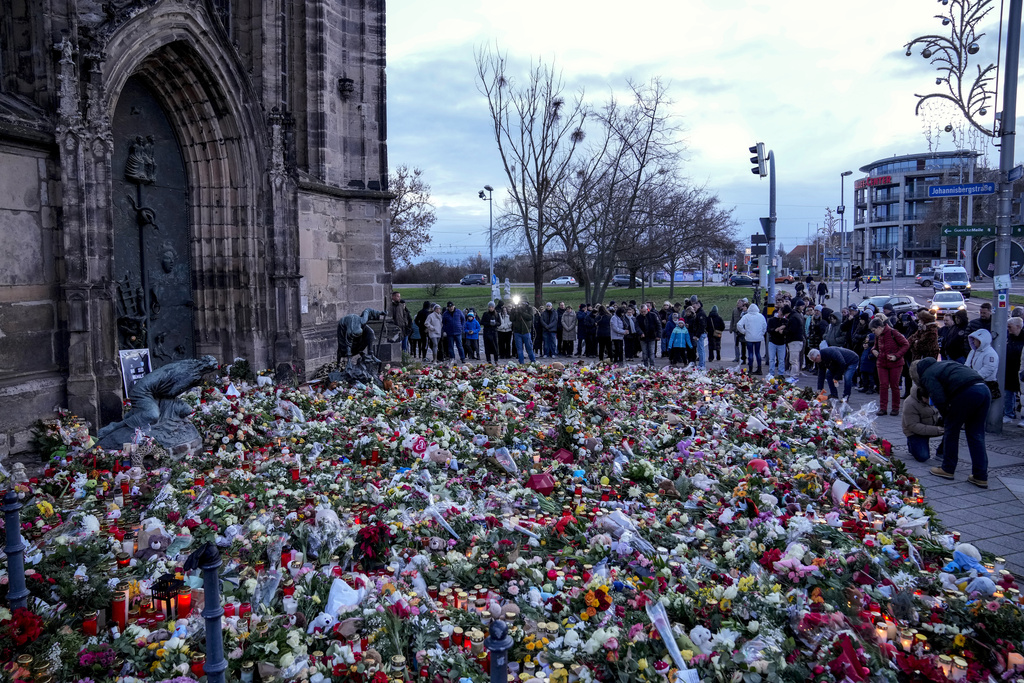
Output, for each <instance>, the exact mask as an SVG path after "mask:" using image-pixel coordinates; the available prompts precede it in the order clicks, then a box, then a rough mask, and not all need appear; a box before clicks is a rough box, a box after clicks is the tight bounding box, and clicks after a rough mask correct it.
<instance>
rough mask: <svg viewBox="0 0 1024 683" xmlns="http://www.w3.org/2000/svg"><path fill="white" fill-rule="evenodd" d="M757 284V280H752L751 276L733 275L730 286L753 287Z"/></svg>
mask: <svg viewBox="0 0 1024 683" xmlns="http://www.w3.org/2000/svg"><path fill="white" fill-rule="evenodd" d="M756 284H757V279H756V278H752V277H750V276H749V275H738V274H737V275H733V276H732V277H730V278H729V285H730V286H732V287H753V286H754V285H756Z"/></svg>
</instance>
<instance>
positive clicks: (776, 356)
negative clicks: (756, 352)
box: [767, 305, 793, 377]
mask: <svg viewBox="0 0 1024 683" xmlns="http://www.w3.org/2000/svg"><path fill="white" fill-rule="evenodd" d="M792 310H793V309H792V308H790V307H789V306H788V305H787V306H783V307H782V308H777V309H775V313H774V314H772V315H771V316H769V317H768V321H767V322H768V334H767V337H768V377H776V376H777V377H785V376H786V317H787V316H788V315H789V314H790V312H791V311H792Z"/></svg>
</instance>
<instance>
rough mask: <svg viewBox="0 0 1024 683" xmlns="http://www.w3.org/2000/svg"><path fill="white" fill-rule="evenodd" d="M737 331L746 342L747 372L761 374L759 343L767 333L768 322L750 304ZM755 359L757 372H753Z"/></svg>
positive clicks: (755, 305) (753, 305)
mask: <svg viewBox="0 0 1024 683" xmlns="http://www.w3.org/2000/svg"><path fill="white" fill-rule="evenodd" d="M739 331H740V332H742V333H743V338H744V339H746V340H747V372H749V373H750V374H752V375H760V374H761V341H762V340H763V339H764V335H765V333H766V332H767V331H768V321H767V320H765V318H764V316H763V315H761V311H760V309H759V308H758V307H757V304H751V305H750V307H749V308H748V309H747V314H746V315H745V316H743V317H742V318H740V322H739ZM755 358H757V371H754V359H755Z"/></svg>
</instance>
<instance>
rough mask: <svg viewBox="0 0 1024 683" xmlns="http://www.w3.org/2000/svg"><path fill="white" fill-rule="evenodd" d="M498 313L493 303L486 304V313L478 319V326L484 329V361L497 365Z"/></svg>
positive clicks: (499, 321)
mask: <svg viewBox="0 0 1024 683" xmlns="http://www.w3.org/2000/svg"><path fill="white" fill-rule="evenodd" d="M500 323H501V320H499V319H498V311H497V309H495V307H494V302H491V303H489V304H487V312H486V313H484V314H483V316H482V317H481V318H480V324H481V326H482V327H483V328H484V359H485V360H486V361H487V362H488V363H494V364H495V365H497V363H498V325H499V324H500Z"/></svg>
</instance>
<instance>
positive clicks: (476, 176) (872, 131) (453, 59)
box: [387, 0, 1021, 260]
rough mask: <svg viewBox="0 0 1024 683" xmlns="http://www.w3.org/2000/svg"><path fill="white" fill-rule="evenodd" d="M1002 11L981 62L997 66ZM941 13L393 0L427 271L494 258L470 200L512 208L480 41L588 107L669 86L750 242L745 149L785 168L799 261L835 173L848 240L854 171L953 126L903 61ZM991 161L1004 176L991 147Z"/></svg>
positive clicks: (392, 118)
mask: <svg viewBox="0 0 1024 683" xmlns="http://www.w3.org/2000/svg"><path fill="white" fill-rule="evenodd" d="M998 7H999V4H998V3H995V9H994V11H993V12H992V13H991V15H990V21H989V22H988V24H989V25H988V26H987V27H986V28H988V29H989V34H988V36H986V37H985V38H984V39H983V43H982V48H983V49H982V53H981V54H979V55H978V56H979V57H987V58H988V59H986V60H985V61H984V64H987V63H989V61H995V45H996V42H997V36H998V17H997V13H998V11H999V9H998ZM943 9H944V8H943V6H942V5H941V4H940V3H939V2H936V0H894V1H892V2H885V3H863V2H861V3H853V2H835V1H832V0H830V1H827V2H818V1H812V0H802V1H797V0H775V1H774V2H761V1H748V0H725V1H723V0H647V1H646V2H634V3H623V2H608V1H607V0H586V1H584V0H517V1H516V2H479V1H471V0H433V1H432V2H423V0H389V2H388V5H387V42H388V64H387V74H388V146H389V152H388V156H389V163H390V166H391V167H392V168H394V167H395V166H398V165H399V164H408V165H410V166H418V167H420V168H422V169H423V170H424V171H425V175H426V179H427V181H428V182H429V183H430V184H431V186H432V189H433V198H434V203H435V205H436V207H437V216H438V220H437V223H436V224H435V226H434V231H433V233H434V241H433V244H431V245H430V246H429V247H428V249H427V251H426V253H425V254H424V257H436V258H441V259H445V260H459V259H461V258H464V257H465V256H468V255H472V254H475V253H477V252H478V251H480V252H482V253H483V254H484V255H486V254H487V221H488V218H487V203H486V202H484V201H481V200H480V199H479V198H478V197H477V192H478V190H480V189H481V188H482V187H483V186H484V185H486V184H490V185H492V186H493V187H494V188H495V207H496V208H498V207H499V206H500V201H499V200H500V199H502V198H504V196H505V189H504V188H505V187H506V185H507V180H506V178H505V176H504V172H503V170H502V167H501V163H500V160H499V158H498V153H497V148H496V145H495V143H494V138H493V132H492V127H491V123H490V119H489V115H488V112H487V107H486V101H485V99H484V97H483V95H481V94H480V92H479V90H478V88H477V84H476V80H475V78H476V69H475V65H474V59H473V57H474V50H475V49H476V48H477V47H479V46H481V45H485V44H491V45H493V44H494V43H495V41H497V44H498V46H499V47H500V48H501V49H502V50H503V51H506V52H507V53H508V54H509V57H510V58H512V59H515V60H517V61H518V62H519V63H520V64H525V63H528V61H529V60H530V59H531V58H538V57H539V58H542V59H544V60H545V61H547V62H549V63H550V62H554V63H555V65H556V67H557V68H559V69H560V70H561V71H562V74H563V78H564V80H565V82H566V84H567V86H568V87H569V90H570V91H571V90H574V89H576V88H579V87H582V88H584V89H585V91H586V95H587V98H588V99H592V100H593V101H594V102H595V103H598V102H600V101H602V100H603V99H604V98H606V97H607V95H608V93H609V91H610V90H611V89H615V90H621V88H622V87H623V85H624V83H625V81H626V79H630V78H631V79H635V80H638V81H646V80H649V79H650V78H652V77H661V78H662V79H664V80H665V81H667V82H669V83H670V95H671V97H672V99H673V100H674V102H675V105H674V111H675V114H676V115H677V116H678V122H679V123H680V124H681V125H682V127H683V128H684V129H685V133H684V137H685V142H686V145H687V150H688V152H687V158H688V160H687V162H686V164H685V167H684V169H685V173H686V175H687V177H688V178H690V179H692V180H693V181H694V182H696V183H706V184H707V185H708V187H709V189H711V190H712V191H715V192H717V193H718V195H719V197H720V199H721V200H722V203H723V205H724V206H726V207H734V209H735V211H734V216H735V217H736V219H737V220H738V221H739V222H740V235H741V236H743V237H749V235H750V234H752V233H754V232H757V231H758V230H759V228H758V224H757V218H758V216H766V215H768V208H767V207H768V179H767V178H764V179H759V178H758V177H757V176H755V175H753V174H752V173H751V172H750V170H749V169H750V164H749V161H748V159H749V156H750V154H749V153H748V151H747V148H748V147H749V146H750V145H752V144H753V143H754V142H756V141H763V142H764V143H765V144H766V145H767V147H768V148H770V149H773V150H774V151H775V155H776V159H777V162H776V165H777V174H778V234H779V241H780V242H781V243H782V244H783V245H784V246H785V247H786V248H787V249H791V248H792V247H793V246H795V245H796V244H797V243H798V242H805V241H806V235H807V231H808V224H810V225H811V229H812V230H813V228H814V226H815V225H816V224H821V223H823V221H824V215H825V207H826V206H831V207H832V208H833V209H834V208H835V207H836V206H837V205H838V204H839V201H840V197H839V194H840V181H839V175H840V173H841V172H842V171H847V170H852V171H853V172H854V175H853V176H851V177H849V178H847V180H846V184H845V188H846V204H847V205H848V206H850V207H851V209H850V213H849V215H848V222H847V229H851V228H852V221H853V212H852V204H853V187H852V186H853V183H852V181H853V180H855V179H857V178H859V177H862V176H863V175H864V174H862V173H860V171H859V170H858V169H859V168H860V167H861V166H864V165H865V164H868V163H870V162H872V161H875V160H878V159H882V158H885V157H891V156H894V155H902V154H911V153H918V152H925V151H928V148H929V142H928V139H927V138H926V136H925V130H926V129H927V128H929V127H931V128H932V129H933V130H940V129H941V127H942V126H944V125H945V119H949V118H950V114H949V113H942V112H936V113H934V114H932V115H930V116H928V117H922V116H918V117H915V115H914V106H915V103H916V99H915V97H914V93H915V92H917V93H922V94H923V93H925V92H931V91H932V90H933V89H934V88H935V87H936V86H935V78H936V75H937V74H936V72H935V71H934V68H933V67H932V66H930V65H929V64H928V63H927V61H926V60H924V59H922V58H921V56H920V55H919V54H915V55H914V56H913V57H906V56H905V54H904V53H905V50H904V48H903V45H904V44H905V43H906V42H907V41H909V40H910V39H911V38H913V37H915V36H918V35H922V34H925V33H933V32H940V33H946V30H945V29H943V27H942V26H941V24H940V22H939V20H938V19H936V18H934V16H935V15H936V14H937V13H939V12H940V11H942V10H943ZM1000 86H1001V84H1000ZM1001 90H1002V88H1001V87H1000V96H1001ZM940 119H942V120H940ZM954 123H958V122H956V121H954ZM958 125H960V124H958ZM1020 127H1021V124H1020V123H1018V128H1020ZM982 144H985V143H982ZM932 148H933V149H939V150H944V151H945V150H952V149H954V140H953V137H952V136H951V135H948V134H945V133H941V134H940V136H939V138H938V141H937V143H936V140H935V139H934V137H933V140H932ZM989 162H990V163H991V164H992V165H994V166H997V165H998V152H997V151H991V150H990V152H989Z"/></svg>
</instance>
